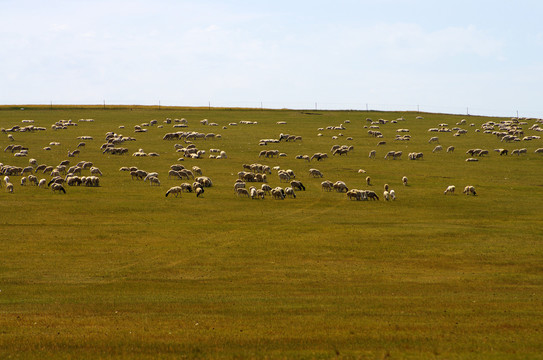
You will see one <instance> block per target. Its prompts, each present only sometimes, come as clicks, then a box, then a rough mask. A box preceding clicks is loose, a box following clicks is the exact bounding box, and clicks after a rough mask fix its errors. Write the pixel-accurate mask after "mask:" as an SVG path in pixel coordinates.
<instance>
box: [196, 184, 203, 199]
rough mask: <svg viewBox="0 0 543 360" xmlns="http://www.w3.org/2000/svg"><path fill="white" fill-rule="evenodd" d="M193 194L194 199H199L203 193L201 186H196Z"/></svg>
mask: <svg viewBox="0 0 543 360" xmlns="http://www.w3.org/2000/svg"><path fill="white" fill-rule="evenodd" d="M195 193H196V197H200V195H202V194H203V193H204V188H203V187H201V186H198V187H197V188H196V190H195Z"/></svg>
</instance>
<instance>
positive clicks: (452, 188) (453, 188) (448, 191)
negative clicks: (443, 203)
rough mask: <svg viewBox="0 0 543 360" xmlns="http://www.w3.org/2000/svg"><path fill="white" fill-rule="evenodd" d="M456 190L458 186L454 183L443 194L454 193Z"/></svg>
mask: <svg viewBox="0 0 543 360" xmlns="http://www.w3.org/2000/svg"><path fill="white" fill-rule="evenodd" d="M454 190H456V187H455V186H454V185H449V186H447V188H446V189H445V191H444V192H443V195H447V194H454Z"/></svg>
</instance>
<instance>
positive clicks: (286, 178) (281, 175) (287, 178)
mask: <svg viewBox="0 0 543 360" xmlns="http://www.w3.org/2000/svg"><path fill="white" fill-rule="evenodd" d="M277 175H279V182H283V181H285V182H289V181H290V175H289V174H288V173H287V172H286V171H281V172H279V173H278V174H277Z"/></svg>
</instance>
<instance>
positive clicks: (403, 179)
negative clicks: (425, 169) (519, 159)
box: [402, 176, 407, 186]
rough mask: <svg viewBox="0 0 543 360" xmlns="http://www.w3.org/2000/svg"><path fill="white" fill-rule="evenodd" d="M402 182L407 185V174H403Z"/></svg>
mask: <svg viewBox="0 0 543 360" xmlns="http://www.w3.org/2000/svg"><path fill="white" fill-rule="evenodd" d="M402 184H403V185H404V186H407V176H403V177H402Z"/></svg>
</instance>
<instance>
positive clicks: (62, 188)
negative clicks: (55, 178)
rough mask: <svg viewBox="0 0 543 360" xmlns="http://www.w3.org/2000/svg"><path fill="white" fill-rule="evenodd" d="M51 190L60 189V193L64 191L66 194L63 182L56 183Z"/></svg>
mask: <svg viewBox="0 0 543 360" xmlns="http://www.w3.org/2000/svg"><path fill="white" fill-rule="evenodd" d="M51 190H52V191H53V192H55V191H58V192H59V193H60V192H61V191H62V192H63V193H64V194H66V189H64V186H62V185H61V184H57V183H54V184H52V185H51Z"/></svg>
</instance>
